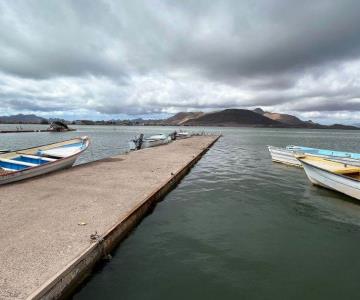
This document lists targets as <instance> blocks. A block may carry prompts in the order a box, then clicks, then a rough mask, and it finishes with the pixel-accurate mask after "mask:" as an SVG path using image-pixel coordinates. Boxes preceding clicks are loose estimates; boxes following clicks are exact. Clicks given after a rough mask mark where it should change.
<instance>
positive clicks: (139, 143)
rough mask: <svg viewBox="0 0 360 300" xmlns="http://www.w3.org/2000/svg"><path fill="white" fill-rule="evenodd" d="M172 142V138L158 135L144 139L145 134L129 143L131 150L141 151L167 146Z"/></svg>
mask: <svg viewBox="0 0 360 300" xmlns="http://www.w3.org/2000/svg"><path fill="white" fill-rule="evenodd" d="M170 142H171V137H170V136H168V135H166V134H163V133H161V134H156V135H152V136H150V137H147V138H144V135H143V134H140V136H139V137H138V138H136V139H134V140H132V141H130V142H129V148H130V150H140V149H144V148H149V147H155V146H160V145H165V144H168V143H170Z"/></svg>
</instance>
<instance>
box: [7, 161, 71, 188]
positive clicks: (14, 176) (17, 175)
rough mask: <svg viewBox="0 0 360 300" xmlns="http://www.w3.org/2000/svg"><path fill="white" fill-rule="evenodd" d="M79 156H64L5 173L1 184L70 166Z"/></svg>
mask: <svg viewBox="0 0 360 300" xmlns="http://www.w3.org/2000/svg"><path fill="white" fill-rule="evenodd" d="M77 157H78V156H76V157H69V158H64V159H62V160H59V161H56V162H54V163H49V164H45V165H42V166H39V167H37V168H30V169H27V170H23V171H21V172H14V173H9V174H6V175H3V176H2V177H1V179H0V185H2V184H7V183H11V182H15V181H19V180H23V179H28V178H31V177H36V176H40V175H44V174H47V173H50V172H54V171H59V170H62V169H66V168H70V167H71V166H72V165H73V164H74V163H75V161H76V159H77Z"/></svg>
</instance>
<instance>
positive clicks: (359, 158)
mask: <svg viewBox="0 0 360 300" xmlns="http://www.w3.org/2000/svg"><path fill="white" fill-rule="evenodd" d="M268 149H269V152H270V154H271V159H272V160H273V161H275V162H280V163H283V164H288V165H292V166H297V167H301V166H302V165H301V163H300V162H299V161H298V159H297V156H299V155H300V156H301V155H312V156H317V157H323V158H330V159H333V160H337V161H339V162H342V163H347V164H351V165H359V166H360V153H352V152H343V151H336V150H327V149H317V148H310V147H302V146H287V147H286V148H279V147H274V146H268Z"/></svg>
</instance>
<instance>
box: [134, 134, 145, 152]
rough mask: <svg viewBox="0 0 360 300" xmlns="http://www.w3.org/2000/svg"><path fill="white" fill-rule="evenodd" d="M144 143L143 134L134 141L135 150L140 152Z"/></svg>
mask: <svg viewBox="0 0 360 300" xmlns="http://www.w3.org/2000/svg"><path fill="white" fill-rule="evenodd" d="M143 141H144V134H143V133H141V134H140V136H139V137H138V138H137V139H136V140H134V143H135V149H136V150H140V149H141V146H142V144H143Z"/></svg>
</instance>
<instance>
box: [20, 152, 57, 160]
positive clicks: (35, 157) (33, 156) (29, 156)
mask: <svg viewBox="0 0 360 300" xmlns="http://www.w3.org/2000/svg"><path fill="white" fill-rule="evenodd" d="M19 154H20V155H21V156H24V157H28V158H33V159H42V160H47V161H56V159H54V158H49V157H45V156H35V155H28V154H21V153H19Z"/></svg>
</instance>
